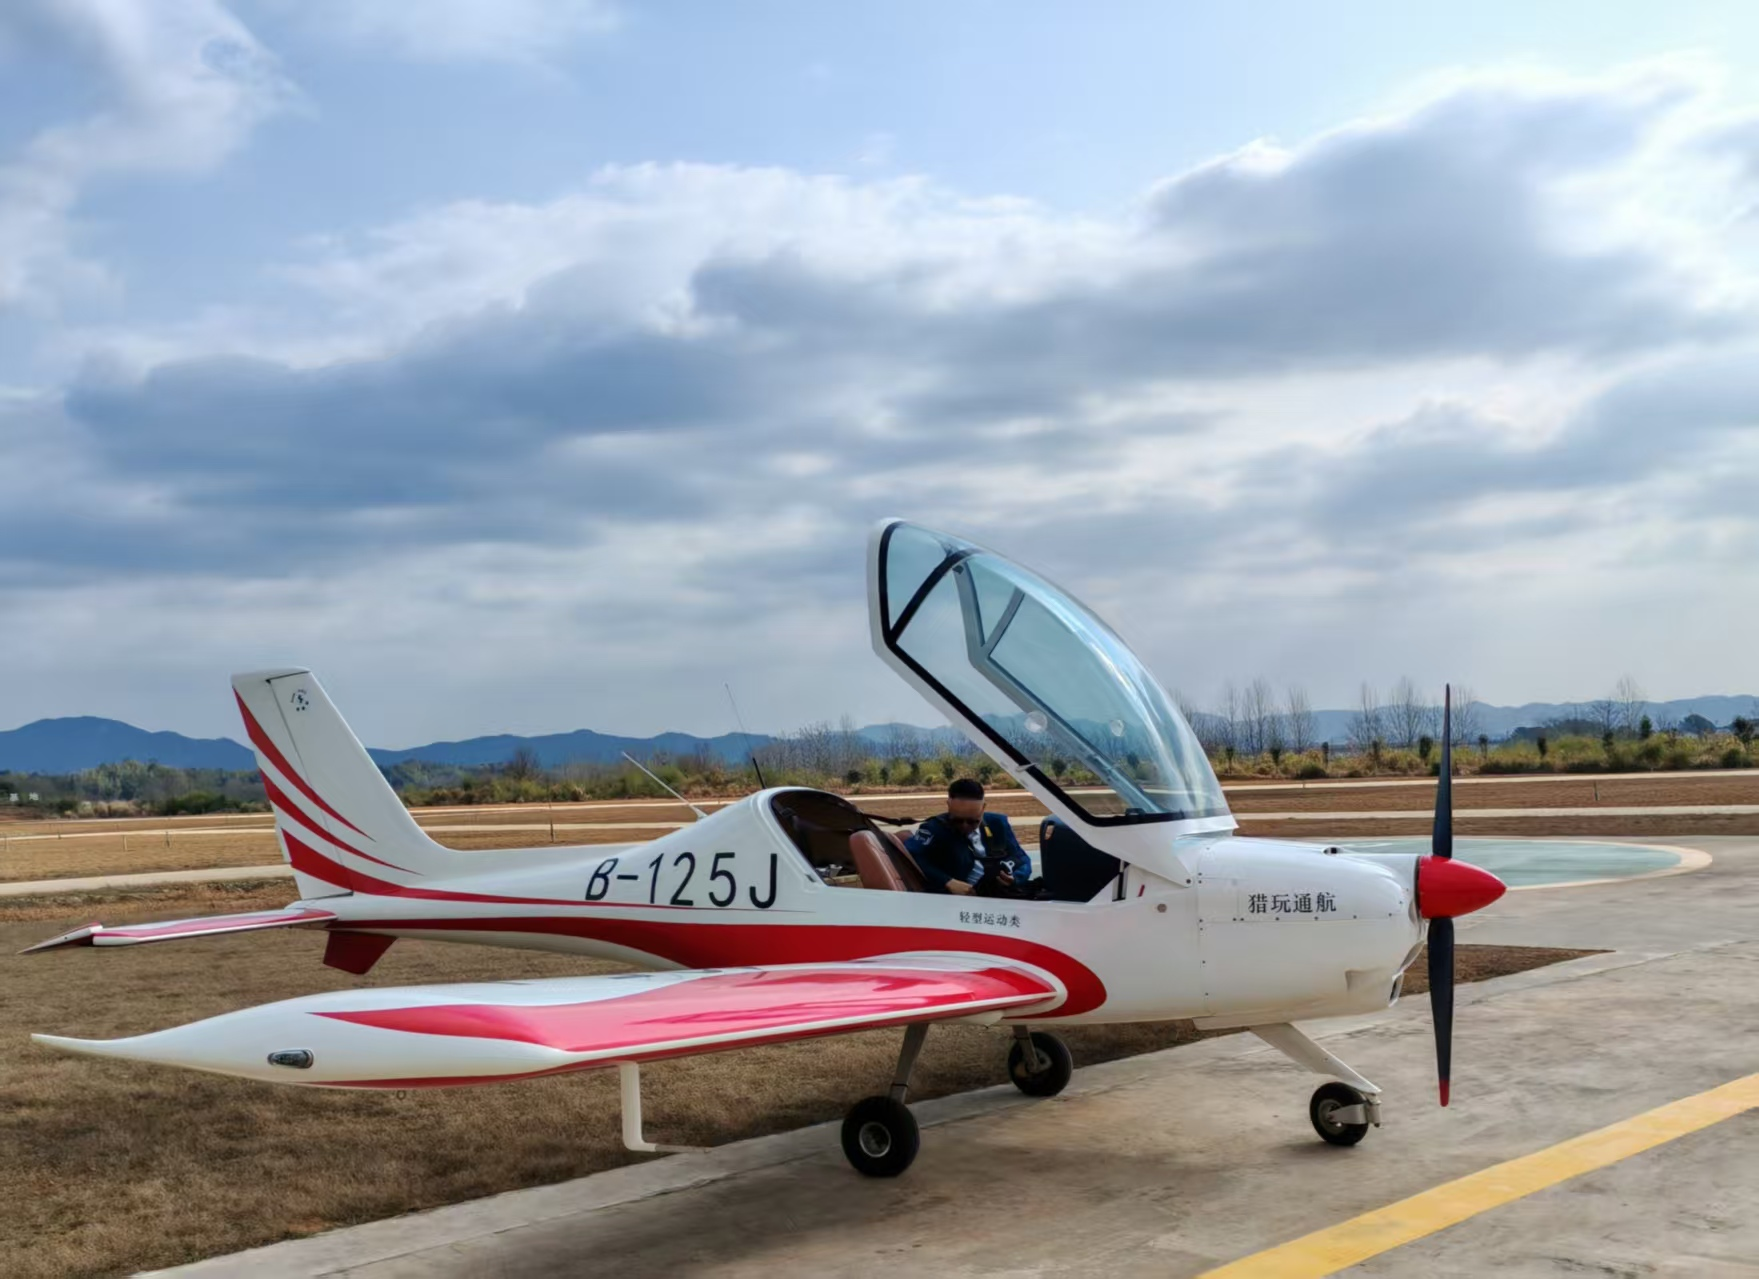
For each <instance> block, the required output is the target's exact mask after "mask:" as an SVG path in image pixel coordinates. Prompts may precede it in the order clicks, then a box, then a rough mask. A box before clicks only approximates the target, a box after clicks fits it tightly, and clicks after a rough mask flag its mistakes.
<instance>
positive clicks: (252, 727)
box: [232, 689, 372, 839]
mask: <svg viewBox="0 0 1759 1279" xmlns="http://www.w3.org/2000/svg"><path fill="white" fill-rule="evenodd" d="M232 697H233V700H235V701H236V702H237V703H238V710H239V713H240V714H241V715H243V716H244V731H245V732H246V733H247V734H248V735H249V737H250V740H251V741H252V742H253V743H254V744H255V745H256V748H257V749H258V750H260V751H261V752H262V753H263V754H264V755H267V756H268V757H269V762H270V763H271V764H273V765H274V766H275V767H276V768H278V769H280V770H281V775H282V776H283V777H285V778H286V779H287V780H288V781H290V782H292V783H293V784H294V785H295V786H297V787H298V788H299V789H300V792H301V793H302V794H303V795H304V796H305V797H306V798H307V799H309V800H311V802H312V803H314V804H316V805H317V806H318V807H319V808H321V809H323V810H324V811H325V812H326V813H328V814H329V815H330V816H331V817H334V818H335V819H336V820H337V821H339V822H341V823H342V824H343V825H344V826H346V827H348V829H349V830H351V831H353V832H354V833H355V834H356V835H359V836H360V837H361V838H363V839H371V838H372V836H371V835H368V834H367V833H366V832H365V831H364V830H362V829H361V828H360V827H358V826H356V825H355V824H354V823H353V822H351V821H349V820H348V819H347V818H346V817H344V816H342V814H341V813H338V812H337V811H336V810H335V809H333V808H331V807H330V806H329V805H328V804H326V803H325V802H324V797H323V796H322V795H320V794H318V793H317V792H316V791H315V790H313V789H312V788H311V786H310V784H309V783H308V782H307V781H306V780H305V778H303V777H301V776H300V775H299V770H298V769H296V768H294V767H293V765H292V764H289V763H288V762H287V757H286V756H285V755H283V754H282V753H281V748H280V747H279V746H277V745H275V741H274V739H273V738H271V737H270V736H269V735H268V734H267V733H265V732H264V731H263V726H262V725H261V724H259V723H257V717H256V716H255V715H252V714H251V713H250V707H248V706H246V705H245V704H244V699H243V698H242V697H240V696H239V695H238V691H237V690H236V689H234V690H233V693H232Z"/></svg>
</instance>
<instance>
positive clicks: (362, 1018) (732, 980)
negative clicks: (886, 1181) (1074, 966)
mask: <svg viewBox="0 0 1759 1279" xmlns="http://www.w3.org/2000/svg"><path fill="white" fill-rule="evenodd" d="M1055 993H1056V992H1055V991H1054V990H1053V989H1052V988H1051V987H1049V986H1047V985H1046V984H1045V983H1044V982H1043V981H1042V980H1040V979H1037V978H1034V977H1032V976H1031V975H1030V974H1027V973H1024V972H1020V971H1018V970H1015V969H1008V968H985V969H982V970H980V971H977V972H955V971H938V970H928V969H883V968H875V969H871V970H859V971H857V970H851V969H818V970H808V971H804V972H801V971H794V972H755V973H753V972H745V973H716V974H714V975H712V976H706V977H699V978H695V979H692V980H690V981H680V982H672V983H668V984H666V985H663V986H659V987H654V988H649V989H645V990H639V991H636V992H634V993H631V994H628V995H622V996H619V997H617V998H614V999H599V1000H590V1001H587V1002H584V1003H576V1004H539V1005H518V1004H447V1005H439V1006H428V1007H415V1008H384V1009H370V1010H366V1011H361V1012H338V1013H318V1014H316V1015H317V1016H320V1017H330V1018H334V1019H335V1020H337V1021H346V1022H353V1023H355V1024H356V1025H361V1026H375V1027H378V1028H380V1029H383V1030H398V1031H405V1032H408V1033H411V1034H419V1035H453V1036H461V1037H466V1038H473V1039H507V1040H514V1041H517V1042H519V1043H527V1044H540V1045H543V1046H544V1047H547V1048H555V1049H558V1050H560V1051H562V1052H575V1053H581V1052H595V1053H596V1052H615V1051H618V1050H621V1049H636V1050H639V1049H641V1048H656V1047H661V1046H664V1047H667V1048H675V1047H679V1046H680V1045H679V1041H681V1040H697V1039H715V1038H721V1037H727V1036H734V1037H751V1036H756V1035H766V1034H769V1033H772V1032H773V1033H774V1034H775V1035H777V1036H779V1037H781V1038H794V1037H804V1036H807V1035H811V1034H819V1033H825V1032H826V1031H827V1030H829V1029H833V1028H834V1024H835V1023H841V1022H848V1021H859V1022H861V1023H863V1024H868V1025H872V1024H888V1023H891V1022H895V1021H914V1020H921V1019H922V1017H923V1016H924V1015H925V1014H932V1015H941V1016H957V1015H958V1014H959V1012H960V1011H961V1010H963V1009H966V1008H969V1007H971V1006H972V1005H980V1006H985V1007H990V1008H995V1007H1007V1006H1013V1005H1018V1004H1029V1003H1034V1002H1037V1001H1040V1000H1043V999H1045V998H1046V997H1048V996H1051V995H1054V994H1055ZM827 1023H829V1024H827ZM662 1050H663V1049H662Z"/></svg>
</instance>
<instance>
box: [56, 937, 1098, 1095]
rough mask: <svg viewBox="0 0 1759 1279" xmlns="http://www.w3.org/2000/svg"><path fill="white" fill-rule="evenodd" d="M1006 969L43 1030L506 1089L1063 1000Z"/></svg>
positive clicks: (265, 1011)
mask: <svg viewBox="0 0 1759 1279" xmlns="http://www.w3.org/2000/svg"><path fill="white" fill-rule="evenodd" d="M1063 993H1064V992H1063V991H1062V989H1061V988H1060V987H1058V986H1057V985H1055V983H1054V982H1053V981H1052V980H1051V979H1049V978H1048V977H1045V976H1043V975H1041V974H1039V973H1038V972H1036V971H1028V970H1026V969H1022V968H1015V967H1011V966H1008V965H1005V964H998V963H997V962H996V961H994V960H993V959H987V958H983V959H978V958H973V959H969V960H965V959H958V958H936V957H914V956H913V957H909V958H904V959H894V960H858V961H855V962H851V963H839V964H794V965H787V966H782V967H771V968H731V969H705V970H699V971H697V970H693V971H686V972H672V973H627V974H619V975H616V976H608V977H560V978H551V979H548V980H544V981H512V982H477V983H469V984H459V985H446V986H405V987H401V988H397V987H392V988H388V989H382V990H345V991H332V992H328V993H326V994H321V995H306V996H303V997H301V998H299V999H289V1000H283V1001H282V1002H280V1003H275V1004H264V1005H262V1006H261V1007H258V1008H246V1009H244V1010H242V1011H240V1012H235V1013H226V1014H224V1015H222V1016H219V1017H211V1018H209V1019H208V1020H206V1021H198V1022H192V1023H190V1024H189V1025H187V1026H179V1027H176V1028H174V1029H171V1030H161V1031H157V1032H154V1033H153V1034H148V1035H138V1036H136V1037H134V1038H132V1039H109V1040H94V1039H63V1038H60V1037H58V1036H53V1035H34V1036H32V1038H34V1039H35V1040H36V1041H37V1042H38V1043H40V1044H46V1045H47V1046H49V1047H51V1048H60V1049H63V1050H65V1051H68V1052H77V1053H89V1054H91V1055H93V1056H99V1057H122V1058H127V1059H130V1060H134V1061H147V1062H155V1063H158V1064H162V1065H168V1066H186V1067H189V1068H190V1069H193V1070H207V1071H213V1072H216V1073H218V1074H223V1075H240V1076H243V1077H245V1078H248V1079H260V1080H266V1081H270V1082H274V1083H290V1084H310V1085H317V1086H321V1087H332V1088H416V1087H433V1086H440V1085H446V1084H483V1083H495V1082H498V1081H500V1080H505V1079H525V1078H531V1077H533V1076H538V1075H552V1074H558V1073H560V1072H562V1071H568V1070H587V1069H591V1068H592V1067H594V1066H606V1065H610V1064H612V1063H614V1062H620V1061H651V1060H654V1059H656V1058H661V1057H680V1056H689V1055H691V1054H695V1053H705V1052H715V1051H718V1050H721V1049H726V1048H739V1047H744V1046H748V1045H752V1044H764V1043H778V1042H781V1041H785V1040H790V1039H805V1038H808V1037H811V1036H814V1035H829V1034H836V1033H838V1032H840V1031H850V1030H866V1029H871V1028H874V1027H880V1026H899V1025H904V1024H907V1023H910V1022H917V1021H936V1020H944V1019H947V1018H956V1017H981V1016H985V1015H987V1016H990V1017H994V1016H999V1015H1000V1013H1001V1012H1003V1011H1004V1010H1007V1009H1013V1008H1023V1007H1026V1006H1029V1005H1034V1004H1046V1003H1051V1002H1054V1001H1057V1000H1060V999H1061V998H1062V997H1063Z"/></svg>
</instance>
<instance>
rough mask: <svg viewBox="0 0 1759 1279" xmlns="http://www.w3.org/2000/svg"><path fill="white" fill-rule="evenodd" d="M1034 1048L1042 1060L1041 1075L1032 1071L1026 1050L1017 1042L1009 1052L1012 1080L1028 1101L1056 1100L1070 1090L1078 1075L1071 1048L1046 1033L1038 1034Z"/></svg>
mask: <svg viewBox="0 0 1759 1279" xmlns="http://www.w3.org/2000/svg"><path fill="white" fill-rule="evenodd" d="M1032 1048H1033V1051H1034V1053H1035V1055H1036V1056H1037V1057H1038V1070H1037V1071H1032V1070H1030V1069H1028V1067H1027V1064H1026V1051H1025V1047H1024V1046H1023V1045H1022V1044H1021V1042H1020V1041H1019V1040H1018V1039H1016V1040H1015V1041H1014V1045H1013V1047H1011V1048H1009V1049H1008V1078H1009V1079H1012V1080H1013V1081H1014V1087H1016V1088H1018V1089H1019V1090H1020V1091H1021V1092H1023V1093H1025V1094H1026V1095H1027V1096H1028V1097H1055V1096H1056V1095H1057V1094H1058V1093H1060V1092H1062V1091H1063V1089H1065V1088H1067V1087H1068V1086H1069V1077H1070V1076H1071V1075H1073V1074H1074V1073H1075V1058H1074V1056H1073V1055H1072V1054H1071V1053H1070V1052H1069V1045H1068V1044H1065V1043H1064V1042H1063V1041H1062V1040H1061V1039H1059V1038H1057V1036H1055V1035H1052V1034H1050V1033H1048V1032H1046V1031H1042V1030H1035V1031H1033V1032H1032Z"/></svg>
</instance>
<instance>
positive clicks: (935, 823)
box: [905, 777, 1037, 897]
mask: <svg viewBox="0 0 1759 1279" xmlns="http://www.w3.org/2000/svg"><path fill="white" fill-rule="evenodd" d="M905 846H906V847H907V848H909V850H910V855H911V856H912V857H913V858H915V860H916V864H917V866H919V867H920V868H921V870H922V877H923V878H924V879H926V880H927V881H928V887H929V890H930V891H931V892H939V893H957V894H959V895H961V896H964V895H969V894H975V895H976V896H979V897H1029V896H1032V895H1033V892H1034V891H1035V889H1036V888H1037V885H1036V884H1034V883H1032V882H1031V880H1032V859H1031V858H1030V857H1028V856H1027V855H1026V850H1025V849H1023V848H1021V847H1020V841H1019V840H1018V839H1016V838H1015V837H1014V828H1013V826H1011V825H1010V824H1009V822H1008V819H1007V818H1006V817H1004V816H1003V815H1002V814H1001V813H986V812H984V811H983V784H982V783H981V782H978V781H976V780H974V779H972V778H969V777H961V778H960V779H959V780H958V781H956V782H954V783H953V784H952V785H951V786H949V787H947V811H946V812H945V813H943V814H941V815H940V816H938V817H931V818H929V819H928V820H927V821H925V822H923V823H922V825H920V826H918V827H917V828H916V833H915V834H914V835H912V836H911V837H910V838H909V839H908V840H907V841H906V844H905Z"/></svg>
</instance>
